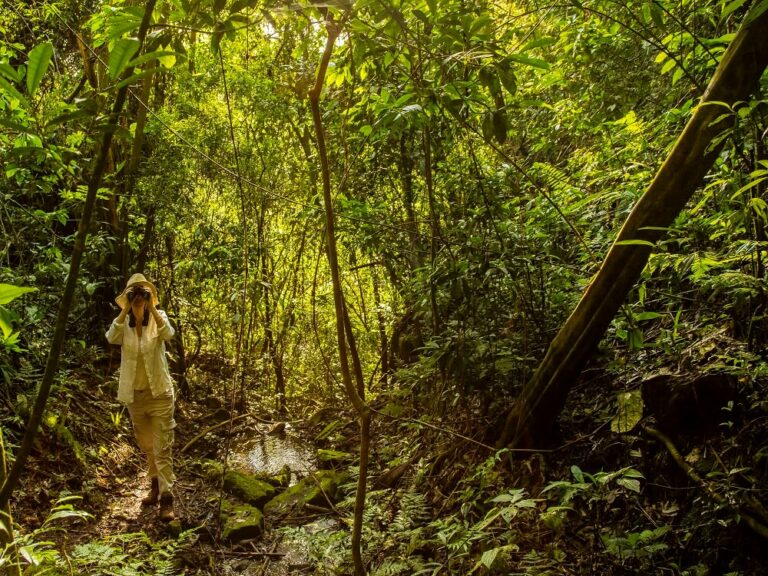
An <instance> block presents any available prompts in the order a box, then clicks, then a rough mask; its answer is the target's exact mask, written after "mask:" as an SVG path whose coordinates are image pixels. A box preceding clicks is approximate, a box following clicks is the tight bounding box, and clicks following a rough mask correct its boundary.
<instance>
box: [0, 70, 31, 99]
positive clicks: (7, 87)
mask: <svg viewBox="0 0 768 576" xmlns="http://www.w3.org/2000/svg"><path fill="white" fill-rule="evenodd" d="M0 88H2V90H0V93H2V92H6V93H7V94H10V95H11V97H12V98H15V99H16V100H18V101H19V102H20V103H21V104H25V103H26V102H27V99H26V98H24V96H22V95H21V93H20V92H19V91H18V90H16V88H14V87H13V85H11V83H10V82H8V80H6V79H5V78H3V77H2V76H0Z"/></svg>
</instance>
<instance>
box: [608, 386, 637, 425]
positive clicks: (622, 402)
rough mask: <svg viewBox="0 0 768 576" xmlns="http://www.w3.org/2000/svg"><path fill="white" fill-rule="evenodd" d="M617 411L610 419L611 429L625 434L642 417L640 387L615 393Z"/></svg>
mask: <svg viewBox="0 0 768 576" xmlns="http://www.w3.org/2000/svg"><path fill="white" fill-rule="evenodd" d="M616 400H617V402H618V404H619V411H618V413H617V414H616V416H615V417H614V418H613V420H611V430H612V431H613V432H617V433H619V434H626V433H627V432H629V431H630V430H632V429H633V428H634V427H635V426H637V423H638V422H640V420H641V419H642V417H643V396H642V393H641V391H640V389H639V388H638V389H636V390H632V391H631V392H622V393H621V394H619V395H617V397H616Z"/></svg>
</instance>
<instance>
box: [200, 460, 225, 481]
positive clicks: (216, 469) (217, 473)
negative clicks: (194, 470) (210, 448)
mask: <svg viewBox="0 0 768 576" xmlns="http://www.w3.org/2000/svg"><path fill="white" fill-rule="evenodd" d="M200 468H201V469H202V471H203V474H205V477H206V478H207V479H208V480H211V481H213V482H218V481H219V480H221V475H222V474H223V473H224V467H223V466H222V465H221V462H217V461H216V460H203V461H201V462H200Z"/></svg>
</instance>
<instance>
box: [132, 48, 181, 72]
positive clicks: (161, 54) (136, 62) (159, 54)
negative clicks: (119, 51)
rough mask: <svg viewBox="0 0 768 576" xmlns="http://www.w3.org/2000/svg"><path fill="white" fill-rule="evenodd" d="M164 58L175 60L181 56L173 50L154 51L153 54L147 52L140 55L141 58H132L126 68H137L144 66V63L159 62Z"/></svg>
mask: <svg viewBox="0 0 768 576" xmlns="http://www.w3.org/2000/svg"><path fill="white" fill-rule="evenodd" d="M166 56H173V57H174V58H176V57H177V56H181V54H179V53H178V52H174V51H173V50H154V51H153V52H147V53H146V54H142V55H141V56H138V57H137V58H134V59H133V60H131V61H130V62H129V63H128V66H133V67H134V68H136V67H137V66H141V65H142V64H144V62H149V61H150V60H161V59H163V58H165V57H166Z"/></svg>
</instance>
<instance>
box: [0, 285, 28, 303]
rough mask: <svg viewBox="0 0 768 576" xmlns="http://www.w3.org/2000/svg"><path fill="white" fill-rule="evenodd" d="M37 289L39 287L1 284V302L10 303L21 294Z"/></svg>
mask: <svg viewBox="0 0 768 576" xmlns="http://www.w3.org/2000/svg"><path fill="white" fill-rule="evenodd" d="M35 291H37V288H29V287H26V286H14V285H12V284H0V304H8V303H9V302H12V301H13V300H16V298H18V297H19V296H22V295H24V294H28V293H29V292H35Z"/></svg>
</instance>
